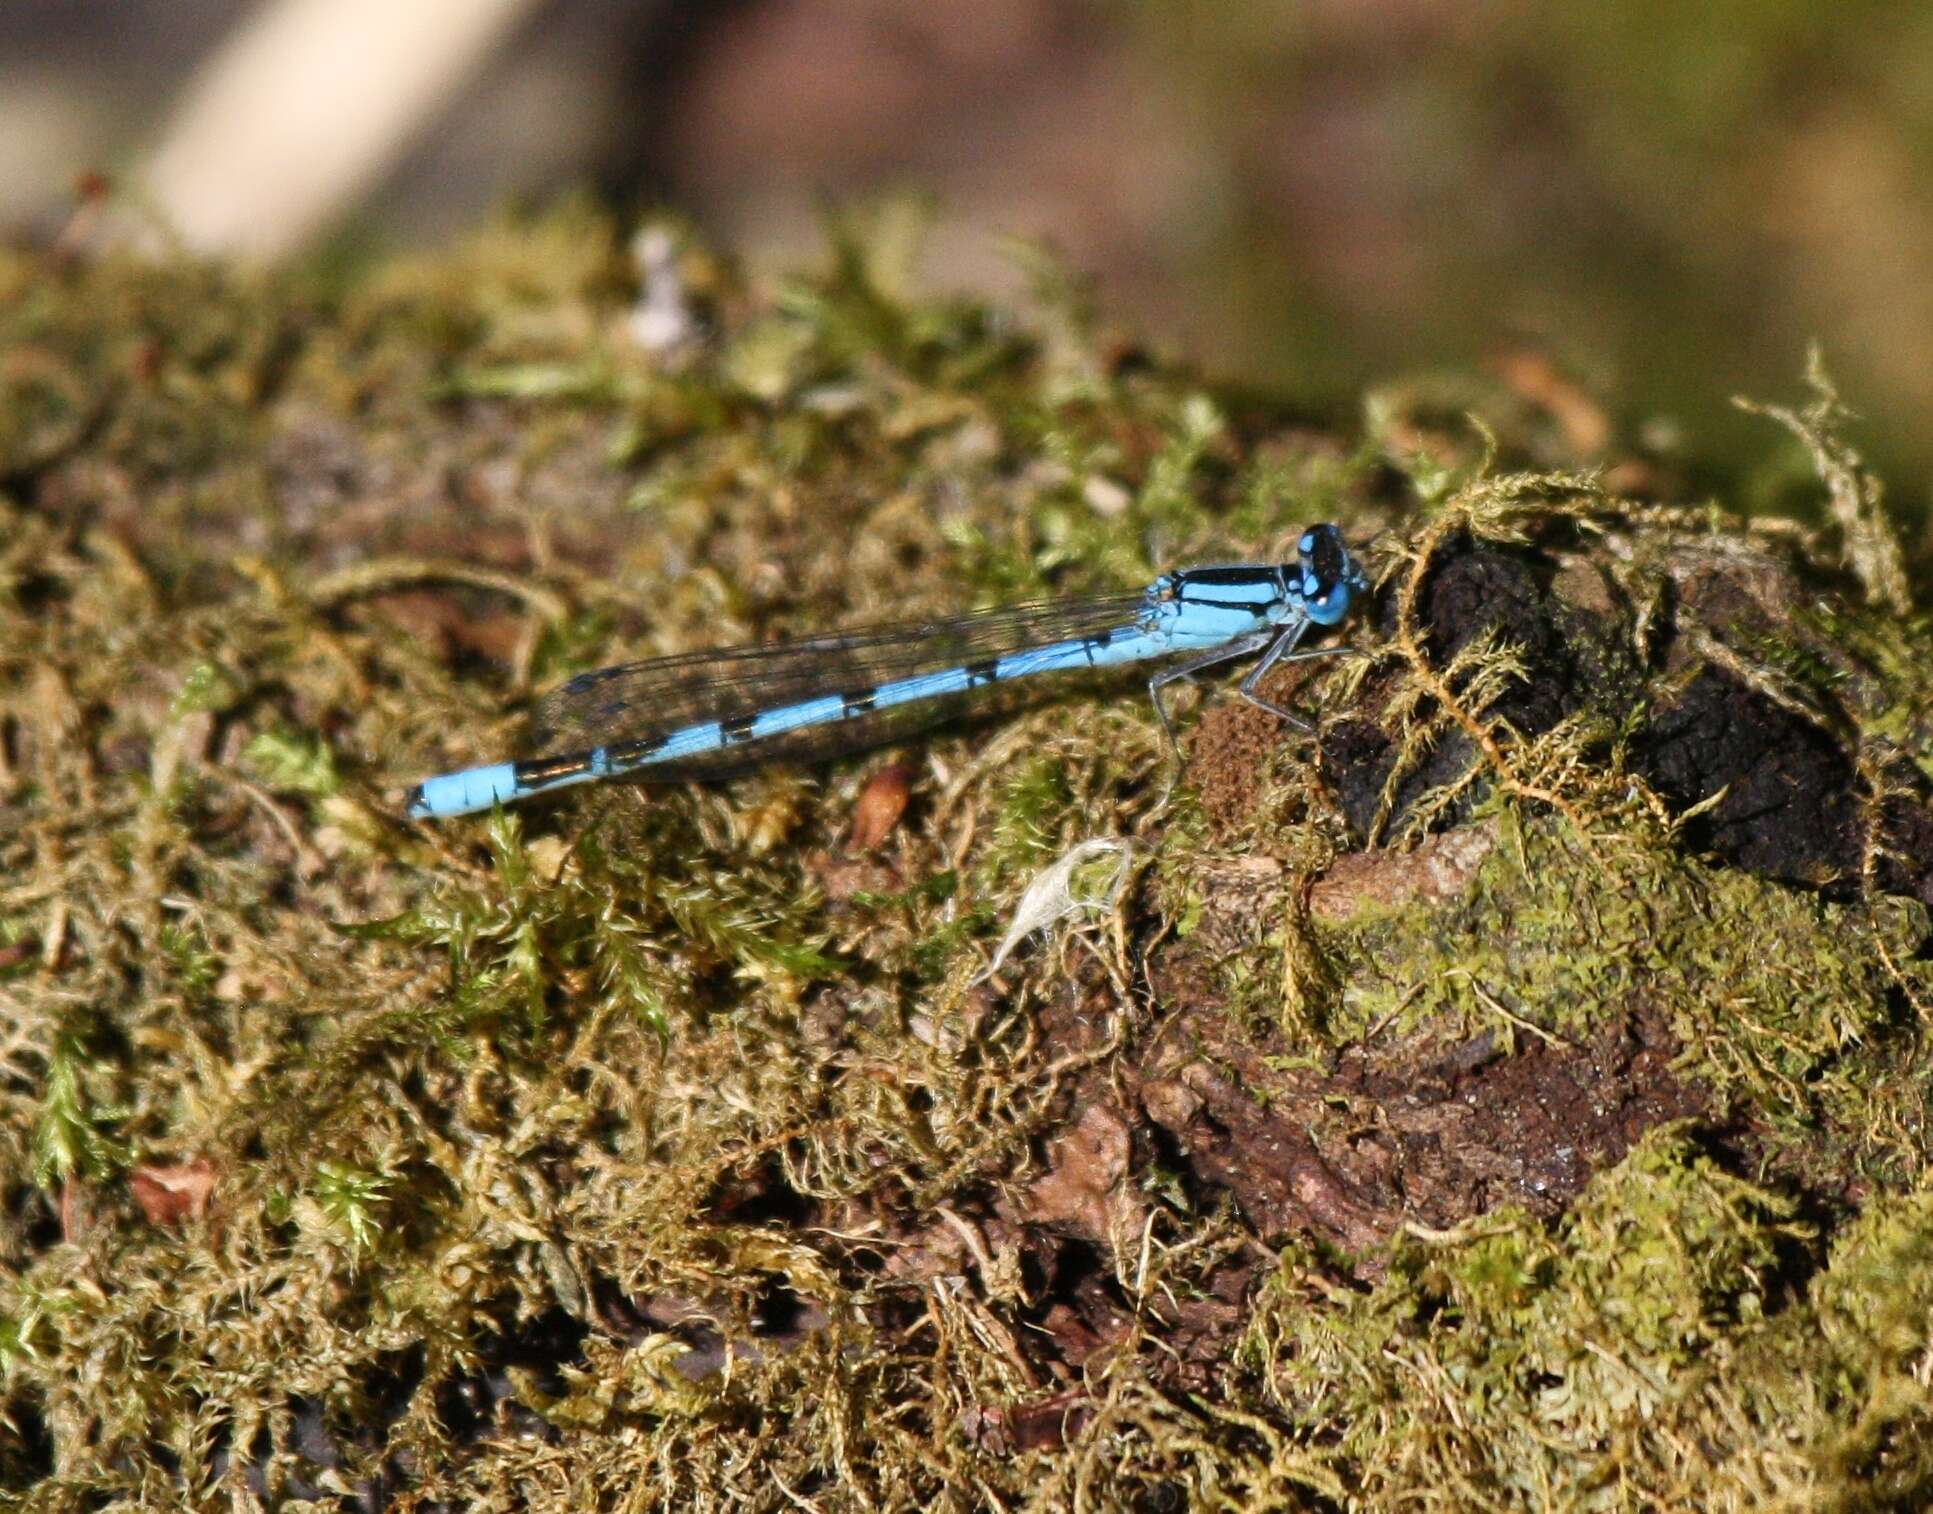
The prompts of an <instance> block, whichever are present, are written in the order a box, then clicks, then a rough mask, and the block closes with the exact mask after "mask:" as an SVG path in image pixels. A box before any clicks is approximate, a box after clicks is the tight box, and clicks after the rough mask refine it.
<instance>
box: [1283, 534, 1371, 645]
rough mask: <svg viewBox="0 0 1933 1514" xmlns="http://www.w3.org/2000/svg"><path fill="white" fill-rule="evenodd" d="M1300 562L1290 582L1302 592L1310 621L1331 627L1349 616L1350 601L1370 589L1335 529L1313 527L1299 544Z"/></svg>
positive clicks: (1297, 545)
mask: <svg viewBox="0 0 1933 1514" xmlns="http://www.w3.org/2000/svg"><path fill="white" fill-rule="evenodd" d="M1296 553H1297V555H1298V556H1299V557H1300V559H1301V561H1300V563H1299V564H1298V566H1297V567H1296V568H1295V569H1293V570H1291V572H1290V575H1289V577H1290V581H1291V582H1292V583H1293V584H1294V585H1295V587H1296V588H1297V589H1298V590H1299V591H1300V592H1301V595H1302V603H1303V605H1304V606H1305V607H1306V609H1307V610H1308V613H1309V619H1311V620H1313V621H1315V622H1316V623H1317V624H1318V625H1325V626H1332V625H1335V624H1336V622H1338V621H1339V620H1341V619H1342V618H1343V616H1345V615H1347V614H1348V613H1349V602H1350V600H1351V599H1352V598H1353V597H1354V596H1355V595H1357V594H1360V593H1362V592H1363V591H1364V590H1366V589H1367V588H1368V587H1369V579H1368V578H1367V577H1366V576H1365V575H1364V573H1363V570H1362V567H1361V566H1360V565H1359V564H1358V563H1357V562H1356V560H1355V559H1354V558H1353V557H1351V556H1350V555H1349V549H1348V547H1346V546H1345V545H1343V540H1342V533H1341V532H1340V531H1338V530H1337V529H1336V528H1335V527H1334V526H1328V525H1323V526H1311V527H1309V529H1308V530H1306V531H1304V532H1303V533H1302V539H1301V540H1300V541H1299V542H1297V543H1296Z"/></svg>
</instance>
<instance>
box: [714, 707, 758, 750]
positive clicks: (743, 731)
mask: <svg viewBox="0 0 1933 1514" xmlns="http://www.w3.org/2000/svg"><path fill="white" fill-rule="evenodd" d="M757 724H758V716H756V715H735V716H733V717H732V718H731V719H730V720H721V721H719V722H718V739H719V740H720V741H722V742H724V743H725V745H726V746H731V745H733V744H734V743H737V742H740V741H750V740H751V739H752V727H753V726H755V725H757Z"/></svg>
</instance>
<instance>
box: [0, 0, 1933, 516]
mask: <svg viewBox="0 0 1933 1514" xmlns="http://www.w3.org/2000/svg"><path fill="white" fill-rule="evenodd" d="M96 172H98V173H105V174H106V175H107V176H108V178H109V179H110V181H111V182H112V183H113V184H114V185H115V186H116V187H117V188H125V189H126V190H127V192H129V193H130V194H139V195H141V196H143V197H144V198H145V199H146V200H147V201H148V202H149V203H150V204H152V205H153V206H154V207H155V208H156V209H158V210H159V211H160V212H161V214H162V215H163V216H164V217H166V219H167V220H168V221H169V222H170V223H171V224H172V225H174V226H176V227H177V228H179V230H180V232H181V234H182V236H183V237H184V239H185V240H186V241H187V242H188V243H189V244H190V245H193V246H196V247H199V248H205V249H209V250H214V251H222V252H235V253H239V254H242V255H246V256H250V257H266V258H279V257H317V256H329V257H341V256H343V255H345V253H346V252H347V253H350V254H353V253H356V252H361V251H369V250H380V249H384V248H387V247H392V246H396V245H407V244H421V243H425V242H429V241H432V240H434V239H436V238H440V237H444V236H447V235H449V234H451V233H453V232H456V231H460V230H461V229H462V228H464V227H466V226H469V225H472V224H474V223H476V222H477V221H478V220H480V219H482V218H485V217H487V216H490V215H492V214H495V213H500V212H501V211H502V210H503V209H504V208H505V206H506V205H511V206H515V205H533V206H541V205H542V204H544V203H545V202H547V201H549V200H551V199H553V198H555V197H557V196H559V195H561V194H564V193H567V192H569V191H571V190H574V189H582V188H584V187H586V186H589V187H592V188H594V189H595V190H597V191H598V192H599V193H600V194H602V195H604V196H606V197H607V198H608V199H609V200H610V201H611V203H613V204H614V205H615V206H616V207H618V208H619V209H620V210H626V211H644V210H647V209H651V208H657V207H669V208H671V209H674V210H676V211H678V212H680V213H682V214H685V215H688V216H689V217H690V218H691V219H692V220H693V221H694V222H695V223H696V224H697V225H698V227H699V228H701V230H702V231H704V232H705V233H706V234H707V235H709V236H712V237H715V238H716V239H718V240H719V241H720V242H721V243H723V244H724V245H726V246H727V247H730V248H732V249H735V250H736V251H738V252H739V253H740V254H742V255H743V256H744V257H745V258H746V259H747V260H748V261H749V262H750V263H751V264H752V266H753V267H754V268H755V269H757V268H766V267H784V266H796V265H797V264H799V263H800V262H801V261H809V260H811V259H813V258H815V257H817V256H818V255H819V253H820V252H821V251H822V248H823V242H822V238H821V231H820V224H819V219H818V216H819V210H820V208H821V206H822V205H823V204H824V203H826V202H827V201H828V200H831V201H834V202H837V201H841V200H846V199H850V198H852V197H859V196H866V195H871V194H874V193H877V192H880V191H885V190H898V189H906V188H912V189H917V190H920V191H930V192H931V193H932V194H933V195H934V196H935V197H936V203H937V204H938V206H939V207H940V215H939V219H938V222H937V224H936V227H935V230H934V233H933V236H932V239H931V243H930V255H929V257H928V258H927V260H926V265H925V275H926V277H928V278H929V279H930V280H931V281H932V282H933V283H934V284H936V285H939V286H945V287H957V286H968V287H971V288H974V289H976V290H981V291H987V292H992V293H996V294H998V293H1000V292H1002V291H1003V290H1005V289H1007V288H1011V287H1013V286H1014V285H1016V284H1017V283H1018V282H1019V281H1020V277H1021V275H1020V272H1019V270H1018V269H1017V268H1016V265H1015V263H1014V261H1013V259H1012V257H1011V254H1010V250H1009V247H1008V245H1007V243H1006V241H1005V239H1006V238H1007V237H1009V236H1010V235H1014V234H1018V235H1020V236H1024V237H1029V238H1041V239H1045V240H1047V241H1048V242H1050V243H1051V244H1053V245H1054V246H1055V247H1056V248H1058V249H1059V251H1060V252H1061V253H1062V254H1064V256H1065V257H1066V259H1067V260H1068V262H1069V263H1070V264H1071V266H1073V267H1074V268H1076V269H1078V270H1081V271H1083V272H1085V273H1088V274H1091V275H1092V276H1093V278H1094V280H1095V287H1096V290H1097V293H1098V295H1099V298H1100V302H1101V307H1102V309H1103V311H1104V312H1105V314H1106V315H1107V317H1108V318H1109V319H1110V321H1112V322H1113V323H1115V324H1117V325H1119V326H1121V327H1122V328H1124V329H1128V330H1131V331H1133V332H1135V333H1137V334H1140V335H1144V336H1146V337H1148V338H1149V339H1150V340H1151V341H1152V342H1153V343H1154V344H1155V345H1156V346H1157V347H1158V348H1159V349H1160V350H1162V351H1163V352H1164V353H1166V354H1169V355H1178V356H1182V357H1186V358H1189V359H1192V360H1193V361H1195V362H1197V363H1198V364H1199V365H1200V366H1201V367H1202V368H1203V369H1204V370H1205V371H1206V372H1208V373H1209V374H1210V375H1212V376H1215V377H1217V378H1221V379H1226V380H1235V381H1240V382H1245V383H1252V384H1255V385H1256V386H1258V387H1260V388H1263V389H1265V390H1269V391H1272V392H1274V393H1277V394H1279V395H1282V396H1284V397H1286V398H1288V399H1291V400H1294V401H1297V402H1303V403H1307V404H1310V405H1312V406H1337V405H1348V404H1352V403H1354V400H1353V396H1355V395H1356V394H1358V393H1359V391H1360V390H1361V389H1362V387H1363V386H1364V385H1365V384H1367V383H1371V382H1375V381H1378V380H1383V379H1387V378H1390V377H1392V376H1394V375H1398V374H1404V375H1414V374H1416V373H1418V372H1419V371H1421V372H1427V371H1430V370H1434V369H1442V370H1446V371H1448V370H1469V369H1479V370H1481V369H1486V368H1488V369H1490V370H1491V371H1495V370H1496V368H1497V366H1498V365H1499V364H1503V363H1507V362H1509V361H1510V360H1511V354H1513V353H1521V352H1522V351H1525V350H1532V351H1536V352H1538V353H1540V354H1543V355H1544V356H1546V357H1547V358H1548V359H1549V361H1550V363H1551V364H1552V365H1553V369H1554V371H1556V372H1560V373H1563V374H1565V375H1567V376H1569V377H1570V378H1573V379H1575V380H1577V381H1578V382H1581V383H1582V384H1583V385H1584V386H1585V387H1587V388H1588V389H1590V390H1591V391H1593V392H1594V393H1597V394H1599V395H1601V396H1604V397H1605V398H1607V399H1608V400H1609V401H1610V403H1611V405H1612V407H1613V413H1614V414H1615V415H1616V416H1617V417H1618V418H1619V420H1620V422H1621V423H1622V424H1623V425H1624V426H1625V427H1626V428H1627V430H1628V431H1629V432H1631V433H1632V434H1636V432H1637V431H1638V430H1639V429H1640V426H1641V425H1642V426H1644V427H1648V428H1649V432H1648V434H1650V435H1651V436H1652V438H1653V439H1654V441H1655V440H1656V439H1658V438H1665V439H1667V440H1668V438H1669V435H1670V433H1671V431H1672V429H1673V428H1674V427H1675V428H1676V430H1677V432H1678V433H1679V434H1681V435H1682V436H1683V437H1684V439H1685V440H1684V445H1685V446H1686V447H1687V449H1688V450H1689V451H1690V452H1692V453H1694V454H1696V455H1699V456H1703V457H1706V458H1709V459H1713V460H1717V461H1719V462H1721V463H1722V462H1724V461H1725V460H1727V459H1731V458H1743V457H1745V456H1747V455H1749V454H1751V453H1758V454H1761V455H1762V454H1763V453H1764V452H1765V450H1766V449H1767V448H1768V447H1770V446H1776V445H1778V442H1777V440H1776V437H1775V436H1774V435H1773V434H1772V433H1771V432H1770V431H1769V430H1768V428H1767V423H1766V422H1764V421H1762V420H1754V419H1752V418H1750V417H1747V416H1744V415H1741V414H1739V413H1738V412H1737V411H1735V410H1734V409H1733V408H1732V407H1731V405H1730V403H1729V399H1730V396H1731V395H1733V394H1734V393H1740V392H1744V393H1749V394H1753V395H1756V396H1759V397H1768V398H1791V397H1793V396H1795V395H1797V394H1798V393H1799V391H1800V374H1801V370H1802V367H1803V363H1804V356H1805V349H1806V346H1807V344H1808V342H1809V341H1811V340H1813V339H1815V338H1816V339H1818V340H1819V341H1820V342H1821V343H1822V344H1823V346H1824V349H1825V353H1826V357H1827V360H1828V364H1829V366H1830V368H1831V369H1832V371H1833V373H1834V374H1835V376H1836V377H1837V379H1838V381H1839V383H1840V386H1841V389H1842V391H1843V392H1844V394H1845V396H1846V398H1847V399H1848V401H1849V402H1850V403H1851V404H1852V405H1853V406H1854V407H1855V408H1856V409H1857V410H1859V411H1860V412H1862V413H1863V415H1864V417H1865V425H1864V427H1863V429H1862V430H1861V431H1860V433H1859V434H1858V436H1857V440H1858V441H1860V442H1861V443H1863V444H1864V446H1865V448H1866V450H1867V452H1868V455H1869V457H1870V458H1871V460H1872V461H1874V462H1875V463H1877V464H1878V465H1879V466H1880V467H1881V469H1882V470H1883V471H1884V472H1885V473H1886V474H1887V475H1888V476H1889V479H1890V481H1891V483H1892V486H1893V489H1894V494H1895V497H1896V498H1897V499H1902V500H1904V501H1906V502H1908V503H1909V507H1910V508H1913V509H1914V510H1915V511H1918V510H1923V508H1924V503H1925V499H1926V496H1927V494H1928V492H1929V482H1930V481H1933V428H1929V427H1928V426H1926V425H1925V423H1924V422H1925V418H1926V417H1927V415H1928V414H1929V411H1933V361H1929V358H1928V354H1929V353H1930V352H1933V279H1929V277H1928V256H1929V249H1933V5H1928V4H1927V3H1925V0H1834V3H1826V0H1703V3H1700V4H1695V5H1693V4H1685V3H1683V0H1592V3H1590V4H1581V5H1576V4H1573V5H1550V4H1537V3H1532V0H1485V3H1482V4H1468V3H1466V4H1453V3H1449V0H1298V3H1265V0H1194V3H1189V0H1139V3H1130V0H973V3H971V4H919V3H914V0H407V3H397V0H9V3H8V4H7V5H6V6H5V7H4V8H0V230H3V231H4V232H5V234H7V235H9V236H12V237H15V238H44V237H50V236H53V235H56V234H58V232H59V230H60V228H61V227H62V226H63V225H65V224H66V223H67V222H68V219H69V218H70V217H71V216H72V214H73V212H74V206H75V197H76V187H75V186H76V184H77V182H86V179H87V176H88V175H90V174H91V173H96Z"/></svg>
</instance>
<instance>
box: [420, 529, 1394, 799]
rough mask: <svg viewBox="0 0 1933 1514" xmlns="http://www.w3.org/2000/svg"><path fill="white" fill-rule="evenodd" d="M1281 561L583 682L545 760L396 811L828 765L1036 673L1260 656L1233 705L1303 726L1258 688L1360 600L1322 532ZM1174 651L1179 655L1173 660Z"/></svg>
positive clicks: (557, 702) (435, 788)
mask: <svg viewBox="0 0 1933 1514" xmlns="http://www.w3.org/2000/svg"><path fill="white" fill-rule="evenodd" d="M1297 557H1298V561H1296V562H1294V563H1274V564H1270V563H1239V564H1235V565H1233V566H1227V567H1208V568H1184V569H1180V570H1178V571H1176V572H1173V573H1164V574H1162V575H1161V577H1159V578H1157V579H1156V580H1155V581H1154V582H1153V583H1151V584H1149V585H1148V587H1147V588H1146V589H1145V590H1143V591H1142V592H1141V593H1139V594H1126V595H1113V596H1108V597H1104V598H1100V599H1086V600H1072V601H1069V600H1059V601H1050V602H1047V603H1043V604H1032V605H1019V606H1015V607H1014V608H1012V609H1005V610H986V611H982V612H980V613H978V614H973V615H963V616H960V617H959V618H957V619H954V620H942V621H934V622H931V623H928V624H923V625H922V624H914V625H901V626H878V627H872V628H870V629H866V630H859V631H848V632H842V633H836V634H833V635H829V636H814V637H809V638H807V639H805V640H802V641H794V642H785V643H781V644H778V645H775V646H753V647H738V648H734V649H732V650H730V651H723V652H696V653H691V654H688V655H685V656H679V657H660V658H655V659H653V660H651V661H649V662H631V663H625V664H622V665H621V666H618V667H612V668H601V669H599V670H598V671H596V672H594V673H583V674H580V675H579V676H577V677H576V678H573V679H571V681H570V682H569V683H567V684H565V685H564V686H563V687H562V688H561V689H559V690H557V692H556V693H554V694H552V695H551V696H550V697H549V698H548V699H546V700H545V701H544V703H543V705H542V706H541V707H540V709H539V711H538V717H537V727H538V732H539V736H538V743H537V745H538V749H539V750H540V751H545V752H548V753H549V755H545V756H538V757H531V758H526V759H524V760H522V761H520V762H496V763H491V764H489V765H488V766H486V767H474V768H465V769H464V770H463V771H461V772H458V773H445V774H443V775H442V776H441V777H437V778H428V779H425V780H424V781H423V782H421V783H419V784H417V785H416V786H415V787H414V788H412V789H411V790H410V791H409V798H408V801H407V807H408V811H409V813H410V815H412V816H414V817H416V818H418V819H423V818H427V817H431V816H445V815H467V814H471V813H473V812H474V811H477V810H487V809H489V808H491V807H492V806H493V805H498V804H511V803H514V802H516V801H518V800H521V799H529V798H531V797H533V796H534V795H537V794H547V793H549V792H550V791H551V790H552V789H561V788H565V787H568V786H569V785H571V784H575V783H590V782H592V781H594V780H597V779H605V778H631V779H636V780H643V779H676V778H705V777H715V776H718V775H719V774H722V773H726V772H731V771H734V770H740V769H743V768H745V767H748V766H751V765H753V764H755V763H761V762H766V761H782V760H786V759H792V760H798V759H802V758H823V757H830V756H833V755H835V754H837V753H839V752H850V751H855V750H858V749H859V748H861V747H864V746H868V745H872V744H876V743H878V742H879V741H881V740H883V739H886V738H887V737H889V736H891V735H893V734H896V733H899V732H902V731H904V730H906V729H908V728H909V727H910V726H911V725H914V724H917V723H918V722H919V721H920V719H921V718H923V717H930V716H931V714H932V713H933V712H934V711H935V710H936V709H938V708H941V707H942V706H941V704H940V702H941V701H947V700H953V699H956V698H959V697H960V696H963V695H966V694H969V693H971V692H973V691H974V690H977V689H984V688H989V687H993V686H996V685H1000V684H1005V683H1010V682H1012V681H1013V680H1015V679H1020V678H1032V677H1034V676H1036V675H1038V674H1042V673H1056V672H1067V671H1079V670H1085V669H1089V668H1110V667H1120V666H1124V665H1126V664H1130V663H1140V662H1148V661H1152V660H1155V659H1158V658H1168V657H1174V658H1182V659H1183V660H1181V661H1179V662H1176V663H1172V664H1170V665H1169V666H1167V667H1164V668H1163V669H1162V670H1161V671H1160V672H1158V673H1156V674H1155V675H1154V677H1153V678H1151V679H1149V681H1148V692H1149V694H1150V695H1151V696H1152V697H1153V699H1154V707H1155V713H1156V714H1157V715H1159V716H1160V717H1161V725H1162V729H1163V731H1164V732H1166V733H1167V734H1168V738H1169V742H1170V744H1171V745H1172V743H1173V731H1172V728H1171V727H1170V726H1169V723H1168V712H1167V710H1166V708H1165V707H1164V706H1163V705H1162V702H1161V691H1162V689H1163V687H1165V686H1166V685H1167V684H1169V683H1172V682H1173V681H1174V680H1176V679H1178V678H1186V677H1188V676H1189V675H1190V674H1193V673H1198V672H1200V671H1201V670H1202V669H1204V668H1207V667H1211V666H1213V665H1214V664H1216V663H1220V662H1227V661H1230V660H1232V659H1234V658H1237V657H1246V656H1249V655H1251V654H1254V653H1257V652H1259V653H1261V654H1262V658H1261V661H1260V662H1258V663H1257V664H1256V665H1255V667H1254V668H1253V669H1252V670H1251V671H1250V673H1249V674H1248V676H1247V677H1246V678H1244V679H1243V680H1242V685H1241V693H1242V696H1243V697H1244V698H1245V699H1247V700H1249V701H1250V702H1251V703H1253V704H1257V705H1260V706H1261V707H1262V708H1263V709H1265V710H1268V711H1270V712H1271V713H1273V714H1276V715H1279V716H1281V717H1283V718H1284V719H1286V720H1290V721H1294V722H1295V723H1296V724H1298V725H1300V724H1301V722H1300V721H1298V720H1296V717H1295V716H1294V715H1293V714H1291V713H1290V712H1289V711H1287V710H1285V709H1282V708H1281V707H1280V706H1278V705H1274V704H1271V703H1270V702H1269V701H1268V700H1266V699H1264V698H1263V697H1262V696H1261V694H1260V693H1258V692H1257V689H1258V686H1259V685H1260V683H1261V680H1262V678H1263V676H1264V675H1265V674H1267V672H1268V671H1269V669H1271V668H1273V667H1274V666H1276V665H1277V664H1278V663H1282V662H1293V661H1296V660H1299V659H1301V658H1304V657H1322V656H1327V655H1330V654H1332V653H1335V652H1339V651H1344V650H1347V649H1346V648H1341V647H1321V648H1316V649H1313V650H1302V651H1298V650H1297V646H1298V644H1299V643H1300V642H1301V640H1302V638H1303V636H1304V635H1306V634H1307V633H1308V631H1309V629H1310V628H1311V627H1312V626H1333V625H1335V624H1336V623H1337V622H1338V621H1340V620H1341V619H1342V618H1343V616H1345V615H1346V614H1348V612H1349V604H1350V600H1351V599H1352V598H1353V597H1354V596H1355V595H1357V594H1359V593H1361V592H1363V591H1364V590H1365V589H1366V588H1367V587H1368V581H1367V580H1366V579H1365V578H1364V576H1363V572H1362V569H1361V568H1360V567H1359V566H1358V565H1357V564H1356V562H1355V560H1354V559H1353V558H1351V557H1350V555H1349V551H1348V549H1347V548H1346V547H1345V546H1344V545H1343V540H1342V533H1341V532H1339V531H1338V530H1337V529H1336V528H1335V527H1334V526H1312V527H1311V528H1310V529H1308V530H1307V531H1305V532H1303V534H1302V539H1301V541H1300V543H1299V544H1298V546H1297ZM1184 654H1191V655H1185V656H1184Z"/></svg>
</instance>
